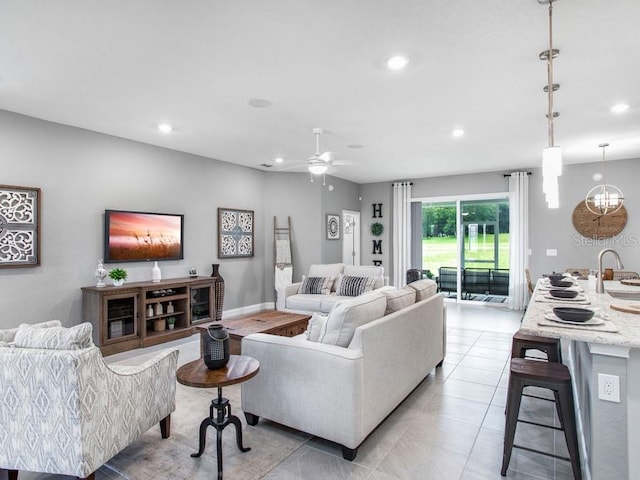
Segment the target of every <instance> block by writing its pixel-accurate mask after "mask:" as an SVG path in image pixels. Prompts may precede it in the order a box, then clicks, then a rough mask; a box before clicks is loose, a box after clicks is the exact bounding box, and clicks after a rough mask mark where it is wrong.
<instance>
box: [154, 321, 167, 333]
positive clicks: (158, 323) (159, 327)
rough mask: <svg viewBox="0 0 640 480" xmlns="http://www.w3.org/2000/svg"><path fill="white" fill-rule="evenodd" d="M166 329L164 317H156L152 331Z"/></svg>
mask: <svg viewBox="0 0 640 480" xmlns="http://www.w3.org/2000/svg"><path fill="white" fill-rule="evenodd" d="M166 329H167V322H166V321H165V319H164V318H158V319H156V320H154V321H153V331H154V332H164V331H165V330H166Z"/></svg>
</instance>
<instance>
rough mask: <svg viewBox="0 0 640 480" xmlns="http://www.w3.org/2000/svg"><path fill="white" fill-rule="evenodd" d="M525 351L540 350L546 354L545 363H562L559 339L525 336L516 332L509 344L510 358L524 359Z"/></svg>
mask: <svg viewBox="0 0 640 480" xmlns="http://www.w3.org/2000/svg"><path fill="white" fill-rule="evenodd" d="M527 350H540V351H542V352H544V353H546V354H547V361H549V362H554V363H562V349H561V348H560V339H559V338H551V337H540V336H538V335H525V334H524V333H521V332H520V331H517V332H516V333H515V335H514V336H513V341H512V344H511V357H512V358H525V355H526V353H527Z"/></svg>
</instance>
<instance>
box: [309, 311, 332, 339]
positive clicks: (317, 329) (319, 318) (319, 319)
mask: <svg viewBox="0 0 640 480" xmlns="http://www.w3.org/2000/svg"><path fill="white" fill-rule="evenodd" d="M326 328H327V315H324V314H322V313H314V314H313V316H312V317H311V318H310V319H309V323H308V324H307V331H306V332H305V334H306V337H307V340H309V341H310V342H321V341H322V337H324V334H325V331H326Z"/></svg>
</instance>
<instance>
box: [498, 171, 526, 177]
mask: <svg viewBox="0 0 640 480" xmlns="http://www.w3.org/2000/svg"><path fill="white" fill-rule="evenodd" d="M513 173H516V172H513ZM524 173H526V174H527V175H531V172H524ZM502 176H503V177H510V176H511V174H510V173H504V174H502Z"/></svg>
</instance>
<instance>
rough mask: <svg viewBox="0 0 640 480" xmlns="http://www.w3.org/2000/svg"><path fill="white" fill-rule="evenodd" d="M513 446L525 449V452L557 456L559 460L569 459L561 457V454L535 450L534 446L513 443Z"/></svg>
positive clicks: (568, 459)
mask: <svg viewBox="0 0 640 480" xmlns="http://www.w3.org/2000/svg"><path fill="white" fill-rule="evenodd" d="M513 448H519V449H520V450H526V451H527V452H533V453H539V454H540V455H546V456H547V457H553V458H557V459H559V460H567V461H569V462H570V461H571V459H570V458H569V457H563V456H561V455H556V454H555V453H549V452H545V451H543V450H536V449H535V448H530V447H523V446H522V445H517V444H515V443H514V444H513Z"/></svg>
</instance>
